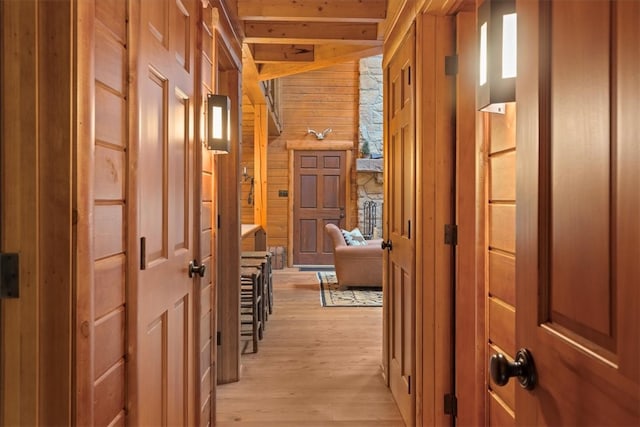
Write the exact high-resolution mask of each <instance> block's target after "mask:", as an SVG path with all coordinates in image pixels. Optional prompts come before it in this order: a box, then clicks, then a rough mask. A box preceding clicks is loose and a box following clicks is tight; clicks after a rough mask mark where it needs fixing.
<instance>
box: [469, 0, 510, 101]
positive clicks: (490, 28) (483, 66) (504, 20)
mask: <svg viewBox="0 0 640 427" xmlns="http://www.w3.org/2000/svg"><path fill="white" fill-rule="evenodd" d="M517 22H518V20H517V15H516V3H515V0H485V1H484V3H482V5H481V6H480V8H479V9H478V41H479V43H480V45H479V62H480V70H479V73H478V91H477V107H478V109H479V110H481V111H488V112H491V113H502V114H504V110H505V106H504V104H505V103H506V102H514V101H515V100H516V75H517V45H518V38H517Z"/></svg>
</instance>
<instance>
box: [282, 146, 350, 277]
mask: <svg viewBox="0 0 640 427" xmlns="http://www.w3.org/2000/svg"><path fill="white" fill-rule="evenodd" d="M345 159H346V153H345V152H344V151H305V150H298V151H296V152H295V155H294V163H293V164H294V176H295V177H294V194H295V196H294V201H293V206H294V207H293V263H294V264H295V265H305V264H306V265H327V264H333V249H332V247H333V244H332V243H331V238H330V237H329V235H328V234H327V233H325V231H324V226H325V225H326V224H328V223H332V224H336V225H337V226H338V227H344V221H342V218H344V216H345V186H346V162H345Z"/></svg>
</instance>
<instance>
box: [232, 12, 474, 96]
mask: <svg viewBox="0 0 640 427" xmlns="http://www.w3.org/2000/svg"><path fill="white" fill-rule="evenodd" d="M225 1H227V2H230V3H232V5H233V6H232V9H233V12H234V16H235V17H236V19H237V20H238V21H237V27H236V28H237V30H238V31H239V33H241V35H242V37H243V41H244V49H243V50H244V54H243V58H244V61H247V60H250V61H251V64H250V65H249V64H246V63H245V67H247V65H249V70H250V72H247V73H245V74H248V75H250V76H251V78H253V79H256V81H255V82H254V83H249V85H250V86H251V87H252V88H253V90H251V92H252V93H253V96H251V98H254V97H255V96H257V95H258V94H259V91H258V86H259V84H258V81H264V80H270V79H274V78H278V77H283V76H287V75H291V74H297V73H301V72H304V71H311V70H314V69H318V68H323V67H327V66H330V65H333V64H337V63H341V62H346V61H352V60H357V59H360V58H364V57H367V56H372V55H377V54H380V53H382V45H383V40H384V37H385V34H386V33H388V31H389V29H390V27H391V26H393V25H394V23H395V22H396V21H397V19H398V16H400V12H401V11H402V10H406V9H411V10H412V13H414V14H415V13H419V12H421V13H432V14H437V15H446V14H452V13H454V12H455V11H457V10H475V0H225ZM245 77H248V76H245ZM246 83H248V81H247V80H246V79H245V84H246Z"/></svg>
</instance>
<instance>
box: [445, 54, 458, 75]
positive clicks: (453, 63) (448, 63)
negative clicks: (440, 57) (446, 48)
mask: <svg viewBox="0 0 640 427" xmlns="http://www.w3.org/2000/svg"><path fill="white" fill-rule="evenodd" d="M444 74H445V75H446V76H455V75H457V74H458V55H451V56H445V57H444Z"/></svg>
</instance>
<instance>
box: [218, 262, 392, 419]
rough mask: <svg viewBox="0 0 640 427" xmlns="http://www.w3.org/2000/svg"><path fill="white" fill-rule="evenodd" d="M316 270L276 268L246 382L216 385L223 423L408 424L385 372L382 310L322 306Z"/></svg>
mask: <svg viewBox="0 0 640 427" xmlns="http://www.w3.org/2000/svg"><path fill="white" fill-rule="evenodd" d="M315 274H316V273H314V272H298V271H297V270H296V269H285V270H274V301H275V307H274V312H273V314H272V315H271V317H270V318H269V321H268V322H267V328H266V330H265V335H264V339H263V340H262V341H260V344H259V350H258V353H257V354H251V353H248V354H243V355H242V358H241V363H242V371H241V380H240V381H239V382H237V383H232V384H224V385H219V386H218V388H217V425H218V426H221V427H223V426H278V427H289V426H291V427H293V426H301V427H310V426H318V427H321V426H380V427H387V426H394V427H395V426H404V423H403V422H402V417H401V416H400V412H398V408H397V406H396V404H395V402H394V401H393V397H392V396H391V393H390V391H389V389H388V388H387V387H386V386H385V385H384V381H383V378H382V374H381V368H380V364H381V359H382V308H377V307H373V308H372V307H367V308H356V307H344V308H343V307H321V305H320V295H319V290H318V283H317V280H316V277H315ZM247 350H248V351H250V350H251V346H249V347H248V348H247Z"/></svg>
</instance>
